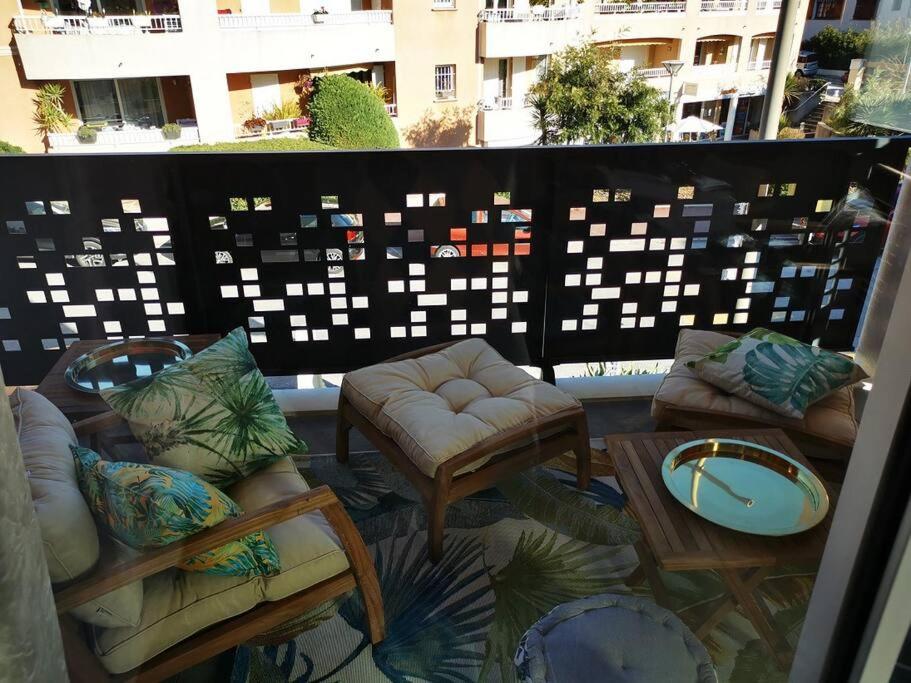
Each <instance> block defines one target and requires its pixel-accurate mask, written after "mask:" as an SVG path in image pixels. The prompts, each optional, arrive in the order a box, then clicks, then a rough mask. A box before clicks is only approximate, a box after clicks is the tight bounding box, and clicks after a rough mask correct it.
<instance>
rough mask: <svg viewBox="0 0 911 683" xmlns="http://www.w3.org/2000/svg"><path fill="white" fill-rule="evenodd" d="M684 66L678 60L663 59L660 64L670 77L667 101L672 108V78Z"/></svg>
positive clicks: (681, 61)
mask: <svg viewBox="0 0 911 683" xmlns="http://www.w3.org/2000/svg"><path fill="white" fill-rule="evenodd" d="M684 64H685V62H684V61H683V60H680V59H665V60H664V61H663V62H661V66H663V67H664V68H665V70H666V71H667V73H668V75H669V76H670V77H671V80H670V83H668V85H667V101H668V103H670V104H671V105H672V106H673V103H674V100H673V99H672V97H673V92H674V76H676V75H677V74H678V73H679V72H680V69H682V68H683V65H684ZM668 137H670V131H668Z"/></svg>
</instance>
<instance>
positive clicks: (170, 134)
mask: <svg viewBox="0 0 911 683" xmlns="http://www.w3.org/2000/svg"><path fill="white" fill-rule="evenodd" d="M180 133H181V131H180V126H178V125H177V124H176V123H166V124H164V125H163V126H162V127H161V137H163V138H164V139H165V140H180Z"/></svg>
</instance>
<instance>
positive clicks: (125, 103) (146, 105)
mask: <svg viewBox="0 0 911 683" xmlns="http://www.w3.org/2000/svg"><path fill="white" fill-rule="evenodd" d="M117 87H118V89H119V90H120V102H121V104H122V110H123V120H124V121H125V122H126V123H132V124H135V125H137V126H141V127H149V126H161V125H162V124H163V123H164V113H163V112H162V110H161V97H160V96H159V93H158V83H156V82H155V79H154V78H129V79H126V80H122V81H117Z"/></svg>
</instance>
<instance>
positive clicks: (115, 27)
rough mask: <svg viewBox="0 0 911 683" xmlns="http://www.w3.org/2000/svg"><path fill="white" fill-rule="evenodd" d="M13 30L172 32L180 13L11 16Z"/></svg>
mask: <svg viewBox="0 0 911 683" xmlns="http://www.w3.org/2000/svg"><path fill="white" fill-rule="evenodd" d="M13 28H14V29H15V31H16V33H25V34H28V33H44V34H51V35H63V36H65V35H82V34H86V33H91V34H100V35H131V34H137V33H140V34H141V33H175V32H178V31H182V30H183V27H182V25H181V22H180V15H177V14H151V15H149V14H135V15H125V16H113V15H109V16H106V17H82V16H60V15H34V16H18V17H14V18H13Z"/></svg>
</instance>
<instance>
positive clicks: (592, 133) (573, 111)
mask: <svg viewBox="0 0 911 683" xmlns="http://www.w3.org/2000/svg"><path fill="white" fill-rule="evenodd" d="M613 57H614V52H613V51H612V50H610V49H603V48H601V47H598V46H597V45H595V44H594V43H593V42H591V41H588V42H585V43H583V44H581V45H578V46H570V47H567V48H566V49H565V50H563V51H562V52H558V53H556V54H554V55H553V57H552V59H551V62H550V66H549V68H548V70H547V73H546V74H545V75H544V77H543V78H542V79H541V80H540V81H538V82H537V83H536V84H535V85H534V86H533V87H532V89H531V97H530V104H531V107H532V117H533V120H534V122H535V126H536V127H537V129H538V133H539V140H538V141H539V143H541V144H555V143H556V144H569V143H573V142H578V141H584V142H588V143H592V144H600V143H617V142H648V141H652V140H658V139H660V137H661V135H662V133H663V131H664V125H665V124H666V123H667V122H668V121H669V120H670V119H669V114H670V107H669V104H668V102H667V101H666V100H665V99H664V98H663V97H662V94H661V93H660V92H659V91H658V90H656V89H655V88H652V87H651V86H649V85H648V84H647V83H646V82H645V80H644V79H643V78H642V77H641V76H639V75H637V74H636V73H635V72H633V73H629V74H624V73H621V72H620V70H619V68H618V67H617V65H616V64H615V63H614V62H613V61H612V59H613Z"/></svg>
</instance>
